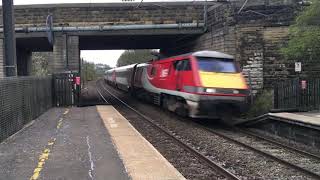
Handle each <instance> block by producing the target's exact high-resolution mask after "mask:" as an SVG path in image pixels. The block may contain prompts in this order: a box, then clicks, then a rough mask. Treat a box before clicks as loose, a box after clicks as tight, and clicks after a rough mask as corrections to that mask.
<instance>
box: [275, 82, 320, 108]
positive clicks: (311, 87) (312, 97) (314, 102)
mask: <svg viewBox="0 0 320 180" xmlns="http://www.w3.org/2000/svg"><path fill="white" fill-rule="evenodd" d="M274 105H275V108H276V109H296V110H299V111H312V110H320V78H316V79H299V78H296V79H289V80H286V81H283V82H278V83H277V84H276V85H275V88H274Z"/></svg>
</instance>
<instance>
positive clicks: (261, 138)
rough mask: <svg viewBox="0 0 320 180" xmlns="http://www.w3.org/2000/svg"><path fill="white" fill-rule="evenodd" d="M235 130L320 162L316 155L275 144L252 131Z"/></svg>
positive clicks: (319, 157) (273, 141)
mask: <svg viewBox="0 0 320 180" xmlns="http://www.w3.org/2000/svg"><path fill="white" fill-rule="evenodd" d="M236 130H237V131H239V132H241V133H243V134H245V135H248V136H251V137H253V138H257V139H260V140H263V141H266V142H269V143H271V144H275V145H276V146H280V147H282V148H284V149H287V150H289V151H291V152H296V153H299V154H301V155H304V156H307V157H309V158H314V159H317V160H318V161H320V156H318V155H316V154H313V153H310V152H307V151H303V150H301V149H297V148H294V147H290V146H288V145H285V144H281V143H280V142H277V141H275V140H272V139H268V138H265V137H263V136H260V135H257V134H254V133H253V132H252V131H244V130H242V129H239V128H236Z"/></svg>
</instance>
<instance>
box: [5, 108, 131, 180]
mask: <svg viewBox="0 0 320 180" xmlns="http://www.w3.org/2000/svg"><path fill="white" fill-rule="evenodd" d="M0 179H4V180H15V179H17V180H20V179H21V180H25V179H31V180H33V179H54V180H60V179H61V180H62V179H68V180H69V179H72V180H82V179H101V180H108V179H110V180H118V179H119V180H126V179H130V177H128V175H127V172H126V169H125V167H124V165H123V163H122V160H121V159H120V158H119V155H118V152H117V151H116V149H115V148H114V145H113V143H112V140H111V138H110V134H109V133H108V131H107V130H106V128H105V126H104V124H103V122H102V120H101V118H100V116H99V114H98V113H97V110H96V107H95V106H92V107H84V108H70V109H65V108H53V109H51V110H49V111H48V112H46V113H45V114H43V115H42V116H40V117H39V118H38V119H37V120H35V121H34V123H33V124H32V125H30V126H29V127H28V128H25V129H24V130H22V131H20V132H18V133H17V134H16V135H14V136H12V137H10V138H9V139H7V140H6V141H4V142H2V143H1V144H0Z"/></svg>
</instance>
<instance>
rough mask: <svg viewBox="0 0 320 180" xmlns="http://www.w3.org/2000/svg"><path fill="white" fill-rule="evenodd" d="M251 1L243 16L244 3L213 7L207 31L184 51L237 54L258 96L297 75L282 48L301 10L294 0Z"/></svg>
mask: <svg viewBox="0 0 320 180" xmlns="http://www.w3.org/2000/svg"><path fill="white" fill-rule="evenodd" d="M249 2H251V3H248V4H247V5H246V7H245V8H243V9H242V11H241V12H240V13H239V7H241V5H242V4H241V2H240V1H238V2H236V3H233V4H232V3H231V4H220V5H215V6H211V7H209V8H208V27H207V32H206V33H205V34H203V35H201V36H200V37H198V38H197V39H196V40H194V42H193V43H192V44H191V46H190V44H189V45H188V46H186V47H184V48H180V51H196V50H205V49H206V50H215V51H221V52H225V53H228V54H231V55H234V56H235V57H236V60H237V61H238V62H239V63H240V65H241V67H242V69H243V73H244V75H245V77H246V78H247V81H248V80H249V78H248V77H249V73H250V76H251V85H252V86H251V87H252V89H253V92H254V94H256V93H258V92H259V90H260V89H262V88H272V86H273V84H274V82H276V81H277V80H279V79H285V78H289V77H293V76H294V74H292V64H290V63H288V62H286V61H285V60H284V57H283V56H282V55H281V53H280V48H281V47H282V46H283V45H284V44H285V43H286V42H287V41H288V35H289V32H288V29H289V25H290V24H292V23H293V21H294V18H295V17H296V15H297V11H298V9H299V7H298V6H297V4H296V3H295V1H294V0H292V1H284V0H278V1H276V0H269V1H265V0H263V1H260V0H259V1H249ZM253 2H255V3H253ZM252 3H253V4H252ZM185 44H188V43H185ZM248 84H249V81H248Z"/></svg>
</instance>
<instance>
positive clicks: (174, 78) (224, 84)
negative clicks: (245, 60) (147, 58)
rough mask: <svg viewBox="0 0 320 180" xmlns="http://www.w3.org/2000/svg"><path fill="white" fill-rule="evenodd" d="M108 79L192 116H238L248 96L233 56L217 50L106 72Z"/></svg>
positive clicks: (118, 85)
mask: <svg viewBox="0 0 320 180" xmlns="http://www.w3.org/2000/svg"><path fill="white" fill-rule="evenodd" d="M113 72H115V73H113ZM112 75H115V77H112ZM106 80H107V81H108V82H109V83H110V84H113V85H115V86H116V87H118V88H120V89H122V90H125V91H128V92H130V93H131V94H133V95H134V96H136V97H138V98H143V99H147V100H149V101H151V102H153V103H155V104H157V105H160V106H162V107H163V108H166V109H169V110H170V111H174V112H177V113H178V114H180V115H183V116H190V117H206V118H229V116H231V115H233V116H236V115H239V114H240V113H241V112H244V111H245V110H246V107H247V96H248V94H249V93H248V86H247V84H246V82H245V79H244V78H243V76H242V74H241V71H240V68H239V66H238V64H237V63H236V62H235V60H234V57H233V56H231V55H228V54H224V53H221V52H216V51H198V52H194V53H189V54H184V55H180V56H175V57H170V58H166V59H161V60H156V61H151V62H148V63H142V64H133V65H129V66H124V67H119V68H114V69H111V70H109V71H108V72H107V77H106Z"/></svg>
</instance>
